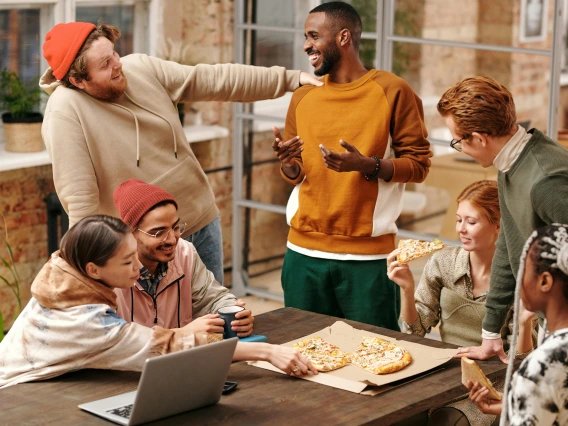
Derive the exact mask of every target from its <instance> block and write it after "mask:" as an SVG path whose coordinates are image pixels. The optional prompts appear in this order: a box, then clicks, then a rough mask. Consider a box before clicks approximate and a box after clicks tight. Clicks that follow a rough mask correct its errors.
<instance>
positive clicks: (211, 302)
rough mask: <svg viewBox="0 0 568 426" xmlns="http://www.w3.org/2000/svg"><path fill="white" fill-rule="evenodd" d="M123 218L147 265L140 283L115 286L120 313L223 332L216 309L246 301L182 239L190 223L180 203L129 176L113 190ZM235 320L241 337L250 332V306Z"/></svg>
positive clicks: (143, 321)
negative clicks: (223, 283) (182, 215)
mask: <svg viewBox="0 0 568 426" xmlns="http://www.w3.org/2000/svg"><path fill="white" fill-rule="evenodd" d="M113 198H114V203H115V206H116V209H117V210H118V212H119V214H120V218H121V219H122V220H123V221H124V222H125V223H126V224H128V225H130V227H131V228H132V230H133V235H134V237H135V238H136V240H137V242H138V258H139V260H140V262H141V263H142V265H143V267H142V269H141V270H140V278H138V282H137V283H136V284H135V285H134V286H133V287H131V288H128V289H117V290H116V293H117V295H118V313H119V314H120V315H121V316H122V317H123V318H125V319H126V320H127V321H131V322H136V323H139V324H142V325H145V326H147V327H153V326H155V325H159V326H160V327H164V328H180V327H183V326H185V325H186V324H189V323H191V325H190V327H193V329H194V332H207V333H222V332H223V324H224V321H223V320H222V319H220V318H219V315H218V314H217V311H218V310H219V309H220V308H222V307H224V306H233V305H239V306H244V305H245V302H244V301H242V300H237V299H236V297H235V296H234V295H232V294H231V293H229V291H228V290H227V289H226V288H225V287H223V286H221V285H220V284H219V283H218V282H217V281H216V280H215V278H214V276H213V273H212V272H211V271H208V270H207V268H206V267H205V265H204V264H203V262H202V261H201V259H200V257H199V255H198V254H197V251H196V249H195V247H194V246H193V244H191V243H189V242H187V241H186V240H184V239H180V235H181V234H182V233H183V231H184V229H185V227H186V224H185V223H184V222H182V220H181V219H180V217H179V215H178V206H177V202H176V201H175V200H174V198H173V197H172V195H171V194H170V193H168V192H167V191H165V190H163V189H162V188H160V187H158V186H156V185H151V184H147V183H145V182H142V181H140V180H136V179H129V180H127V181H125V182H123V183H121V184H120V185H118V186H117V187H116V189H115V190H114V194H113ZM236 317H237V320H236V321H234V322H233V323H232V328H233V330H234V331H237V332H238V335H239V336H240V337H244V336H248V335H250V334H251V333H252V325H253V320H254V318H253V316H252V314H251V312H250V311H249V310H246V309H245V310H244V311H242V312H239V313H237V314H236Z"/></svg>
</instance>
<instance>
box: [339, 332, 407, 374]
mask: <svg viewBox="0 0 568 426" xmlns="http://www.w3.org/2000/svg"><path fill="white" fill-rule="evenodd" d="M350 361H351V364H353V365H357V366H358V367H361V368H363V369H364V370H367V371H370V372H371V373H373V374H389V373H394V372H396V371H400V370H402V369H403V368H404V367H406V366H407V365H408V364H410V363H411V362H412V356H410V353H409V352H408V351H407V350H406V349H404V348H403V347H401V346H398V345H395V344H394V343H392V342H389V341H388V340H384V339H381V338H379V337H363V340H362V341H361V343H360V344H359V348H358V349H357V350H356V351H355V352H353V353H352V354H350Z"/></svg>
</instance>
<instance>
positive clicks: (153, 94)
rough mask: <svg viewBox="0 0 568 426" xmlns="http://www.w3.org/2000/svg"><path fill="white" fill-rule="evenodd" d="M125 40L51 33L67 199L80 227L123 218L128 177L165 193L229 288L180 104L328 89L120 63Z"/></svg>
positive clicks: (93, 31) (101, 30)
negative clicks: (90, 219) (119, 190)
mask: <svg viewBox="0 0 568 426" xmlns="http://www.w3.org/2000/svg"><path fill="white" fill-rule="evenodd" d="M119 37H120V30H119V29H118V28H116V27H113V26H111V25H99V26H95V25H93V24H91V23H88V22H70V23H66V24H58V25H56V26H55V27H53V29H52V30H51V31H50V32H48V33H47V35H46V38H45V43H44V45H43V55H44V57H45V59H46V60H47V62H48V64H49V66H50V68H48V69H47V71H46V72H45V73H44V75H43V76H42V77H41V80H40V86H41V87H42V88H43V89H44V90H45V91H46V92H47V93H48V94H50V95H51V96H50V97H49V101H48V102H47V106H46V108H45V116H44V120H43V126H42V130H41V131H42V136H43V140H44V142H45V145H46V146H47V150H48V152H49V155H50V157H51V162H52V164H53V180H54V182H55V189H56V190H57V195H58V196H59V199H60V200H61V203H62V204H63V207H64V208H65V210H66V211H67V212H68V213H69V223H70V225H73V224H75V223H76V222H78V221H79V220H80V219H81V218H83V217H85V216H89V215H93V214H98V213H102V214H108V215H111V216H118V213H117V211H116V208H115V206H114V203H113V199H112V193H113V191H114V188H115V187H116V186H117V185H118V184H119V183H121V182H123V181H125V180H126V179H129V178H135V179H140V180H143V181H145V182H150V183H152V184H155V185H158V186H160V187H162V188H164V189H165V190H167V191H169V192H170V193H171V194H173V195H174V197H175V198H176V200H177V202H178V205H179V214H180V217H181V218H182V220H183V221H184V222H186V223H187V228H186V232H185V233H184V235H183V237H184V238H186V239H188V240H189V241H190V242H192V243H193V244H194V245H195V247H196V249H197V251H198V253H199V255H200V257H201V258H202V260H203V262H204V263H205V265H207V269H209V270H210V271H212V272H213V274H214V275H215V279H216V280H217V281H218V282H219V283H222V282H223V244H222V241H221V226H220V222H219V210H218V209H217V206H216V205H215V195H214V194H213V191H212V190H211V187H210V186H209V183H208V181H207V176H206V175H205V173H204V172H203V170H202V169H201V166H200V165H199V162H198V161H197V159H196V157H195V155H194V154H193V152H192V150H191V148H190V147H189V144H188V143H187V139H186V137H185V132H184V129H183V127H182V125H181V123H180V120H179V116H178V111H177V104H178V103H179V102H186V101H235V102H253V101H258V100H261V99H272V98H277V97H280V96H282V95H283V94H284V93H285V92H286V91H292V90H294V89H296V88H298V87H299V85H300V84H307V83H312V84H319V81H318V80H317V79H315V77H312V76H310V75H309V74H307V73H300V72H299V71H286V70H285V69H284V68H281V67H272V68H263V67H253V66H247V65H238V64H222V65H207V64H200V65H196V66H184V65H180V64H177V63H175V62H170V61H163V60H160V59H158V58H153V57H150V56H146V55H141V54H132V55H128V56H125V57H124V58H120V57H119V55H118V53H117V52H116V51H115V50H114V42H115V41H116V40H117V39H118V38H119Z"/></svg>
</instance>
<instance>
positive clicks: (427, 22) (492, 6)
mask: <svg viewBox="0 0 568 426" xmlns="http://www.w3.org/2000/svg"><path fill="white" fill-rule="evenodd" d="M519 3H520V4H519ZM553 5H554V1H553V0H526V1H523V2H518V3H517V6H515V5H513V3H512V2H511V1H510V0H479V1H474V2H462V1H460V2H458V1H454V2H449V1H442V0H436V1H428V2H421V1H415V0H396V2H395V34H396V35H399V36H408V37H422V38H430V39H435V40H447V41H460V42H466V43H483V44H496V45H500V46H518V47H528V48H535V49H550V48H551V46H552V20H553V13H552V11H553V10H554V7H553Z"/></svg>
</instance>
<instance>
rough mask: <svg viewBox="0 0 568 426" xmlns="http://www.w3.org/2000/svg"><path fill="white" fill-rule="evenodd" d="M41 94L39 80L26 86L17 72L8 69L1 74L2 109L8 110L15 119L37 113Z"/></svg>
mask: <svg viewBox="0 0 568 426" xmlns="http://www.w3.org/2000/svg"><path fill="white" fill-rule="evenodd" d="M41 94H42V90H41V89H40V88H39V86H38V80H36V79H34V80H33V81H31V82H30V83H28V84H24V83H23V82H22V81H21V80H20V78H19V77H18V75H17V74H16V73H15V72H10V71H8V70H7V69H3V70H2V71H1V72H0V107H1V108H2V109H6V110H8V112H10V113H11V114H12V116H13V117H14V118H20V117H23V116H24V115H26V114H27V113H30V112H34V111H36V110H37V108H38V106H39V101H40V98H41Z"/></svg>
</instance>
